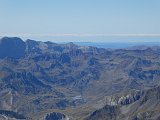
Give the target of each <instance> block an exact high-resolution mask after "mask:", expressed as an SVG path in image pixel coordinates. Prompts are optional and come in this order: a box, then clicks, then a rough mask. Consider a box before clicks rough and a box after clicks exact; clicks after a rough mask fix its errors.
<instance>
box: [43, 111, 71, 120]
mask: <svg viewBox="0 0 160 120" xmlns="http://www.w3.org/2000/svg"><path fill="white" fill-rule="evenodd" d="M44 120H69V118H68V116H66V115H64V114H62V113H57V112H53V113H49V114H47V115H46V116H45V117H44Z"/></svg>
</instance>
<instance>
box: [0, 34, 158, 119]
mask: <svg viewBox="0 0 160 120" xmlns="http://www.w3.org/2000/svg"><path fill="white" fill-rule="evenodd" d="M159 60H160V47H158V46H156V47H153V46H152V47H143V48H142V47H138V46H137V47H134V48H127V49H105V48H97V47H93V46H80V45H76V44H74V43H65V44H57V43H53V42H50V41H48V42H41V41H34V40H30V39H28V40H26V41H23V40H22V39H20V38H18V37H4V38H1V39H0V119H2V120H3V119H4V120H5V119H11V120H12V119H16V120H18V119H23V120H24V119H26V120H27V119H31V120H61V119H62V120H159V119H160V115H159V113H160V104H159V103H160V94H159V93H160V86H159V85H160V61H159Z"/></svg>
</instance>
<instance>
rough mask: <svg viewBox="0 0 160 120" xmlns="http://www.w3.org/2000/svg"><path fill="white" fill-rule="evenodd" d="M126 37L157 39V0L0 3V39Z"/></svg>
mask: <svg viewBox="0 0 160 120" xmlns="http://www.w3.org/2000/svg"><path fill="white" fill-rule="evenodd" d="M128 34H130V35H131V36H132V34H133V36H136V35H137V34H138V35H139V34H140V35H142V36H147V35H149V36H150V35H151V36H154V34H158V36H160V0H0V36H7V35H12V36H14V35H17V36H22V37H26V38H27V37H29V38H40V39H46V38H48V39H49V38H51V37H52V38H54V37H57V36H58V37H63V38H64V37H65V36H67V37H68V36H69V37H72V36H73V38H74V37H75V36H76V37H79V39H81V38H82V37H86V36H87V37H88V36H101V37H102V36H103V37H104V36H110V35H111V36H112V35H128ZM81 36H82V37H81ZM87 37H86V38H87ZM65 39H66V38H65ZM61 40H62V39H60V41H61Z"/></svg>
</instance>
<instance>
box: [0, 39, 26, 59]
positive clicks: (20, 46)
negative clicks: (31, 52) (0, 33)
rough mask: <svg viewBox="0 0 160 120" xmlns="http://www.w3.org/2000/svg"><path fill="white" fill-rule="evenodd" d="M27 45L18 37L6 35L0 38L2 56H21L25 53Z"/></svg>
mask: <svg viewBox="0 0 160 120" xmlns="http://www.w3.org/2000/svg"><path fill="white" fill-rule="evenodd" d="M25 49H26V45H25V42H24V41H23V40H21V39H20V38H17V37H4V38H2V39H0V58H5V57H9V58H20V57H22V56H24V54H25Z"/></svg>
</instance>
